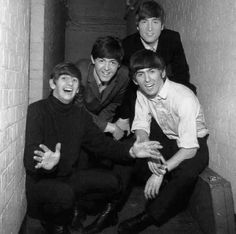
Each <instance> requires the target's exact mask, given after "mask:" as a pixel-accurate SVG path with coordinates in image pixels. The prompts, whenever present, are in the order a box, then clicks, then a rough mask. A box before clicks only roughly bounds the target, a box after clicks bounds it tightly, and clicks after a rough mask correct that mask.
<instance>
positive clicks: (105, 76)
mask: <svg viewBox="0 0 236 234" xmlns="http://www.w3.org/2000/svg"><path fill="white" fill-rule="evenodd" d="M91 60H92V63H93V64H94V72H95V75H96V76H97V77H98V78H99V80H100V81H101V82H102V83H108V82H109V81H110V80H111V79H112V78H113V77H114V76H115V74H116V72H117V70H118V68H119V67H120V64H119V63H118V61H117V60H116V59H113V58H111V59H108V58H96V59H93V57H91Z"/></svg>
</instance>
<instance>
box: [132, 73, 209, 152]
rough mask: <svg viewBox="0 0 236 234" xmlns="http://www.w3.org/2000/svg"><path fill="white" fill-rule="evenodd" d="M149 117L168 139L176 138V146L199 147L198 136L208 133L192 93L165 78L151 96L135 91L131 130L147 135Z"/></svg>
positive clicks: (196, 100)
mask: <svg viewBox="0 0 236 234" xmlns="http://www.w3.org/2000/svg"><path fill="white" fill-rule="evenodd" d="M151 117H153V118H154V119H155V120H156V121H157V123H158V125H159V126H160V128H161V129H162V130H163V132H164V134H165V135H166V136H167V137H168V138H169V139H176V141H177V145H178V147H179V148H195V147H199V144H198V140H197V138H198V137H199V138H201V137H204V136H206V135H207V134H208V129H207V128H206V124H205V119H204V114H203V111H202V108H201V105H200V103H199V101H198V99H197V97H196V96H195V94H194V93H193V92H192V91H191V90H190V89H188V88H187V87H185V86H184V85H182V84H178V83H175V82H173V81H170V80H169V79H168V78H167V79H166V81H165V83H164V85H163V87H162V88H161V90H160V92H159V93H158V95H157V96H156V97H154V98H152V99H149V98H147V97H146V96H145V95H144V94H143V93H142V92H141V91H140V90H138V91H137V99H136V104H135V118H134V121H133V124H132V131H135V130H139V129H140V130H144V131H146V132H147V133H148V134H150V123H151ZM156 140H158V139H156Z"/></svg>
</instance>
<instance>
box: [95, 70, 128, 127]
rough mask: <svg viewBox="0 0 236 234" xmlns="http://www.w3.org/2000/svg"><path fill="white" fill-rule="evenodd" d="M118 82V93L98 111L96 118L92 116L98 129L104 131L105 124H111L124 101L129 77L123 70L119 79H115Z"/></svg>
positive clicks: (126, 71)
mask: <svg viewBox="0 0 236 234" xmlns="http://www.w3.org/2000/svg"><path fill="white" fill-rule="evenodd" d="M117 79H119V80H120V81H118V82H120V83H119V84H118V85H119V86H120V87H119V91H118V92H117V93H116V95H115V96H114V98H112V100H111V101H110V102H109V103H108V104H107V105H106V106H105V107H104V108H103V109H102V110H101V111H100V113H99V114H98V115H97V116H94V121H95V123H96V124H97V125H98V126H99V128H100V129H101V130H102V131H104V130H105V128H106V126H107V123H108V122H112V121H113V120H114V117H115V116H117V115H118V114H117V113H118V110H119V107H120V106H121V104H122V103H123V101H124V99H125V95H126V92H127V88H128V84H129V76H128V70H127V69H126V68H123V69H122V71H121V72H120V73H119V77H117Z"/></svg>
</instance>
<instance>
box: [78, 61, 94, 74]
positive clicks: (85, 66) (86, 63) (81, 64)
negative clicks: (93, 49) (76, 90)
mask: <svg viewBox="0 0 236 234" xmlns="http://www.w3.org/2000/svg"><path fill="white" fill-rule="evenodd" d="M90 62H91V61H90V59H80V60H78V61H77V62H75V65H76V66H77V68H79V69H80V71H81V72H82V71H84V70H87V69H88V66H89V64H90Z"/></svg>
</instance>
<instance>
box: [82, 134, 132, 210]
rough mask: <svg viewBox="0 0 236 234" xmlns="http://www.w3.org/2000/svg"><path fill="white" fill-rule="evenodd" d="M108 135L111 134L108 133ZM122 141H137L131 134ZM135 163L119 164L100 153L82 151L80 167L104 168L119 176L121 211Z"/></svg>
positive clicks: (118, 201) (118, 202)
mask: <svg viewBox="0 0 236 234" xmlns="http://www.w3.org/2000/svg"><path fill="white" fill-rule="evenodd" d="M108 136H110V135H109V134H108ZM110 137H111V136H110ZM120 141H122V142H126V143H127V144H131V143H133V142H134V141H135V138H134V136H133V135H130V136H128V137H124V138H123V139H121V140H120ZM134 163H135V161H129V162H124V163H121V162H120V163H119V164H118V163H115V162H113V161H112V160H111V159H106V158H104V157H101V156H100V155H97V154H92V153H87V152H86V151H82V154H81V155H80V162H79V167H80V168H81V167H82V168H90V169H98V168H100V169H101V168H103V169H106V170H108V171H110V172H112V173H114V174H115V175H116V176H117V177H118V178H119V181H120V185H121V186H120V187H121V188H120V189H121V191H120V196H119V199H118V200H117V201H116V203H117V204H116V208H117V210H118V211H119V210H121V209H122V207H123V205H124V204H125V202H126V199H127V198H128V196H129V193H130V189H131V186H130V182H131V178H132V174H133V168H134Z"/></svg>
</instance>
